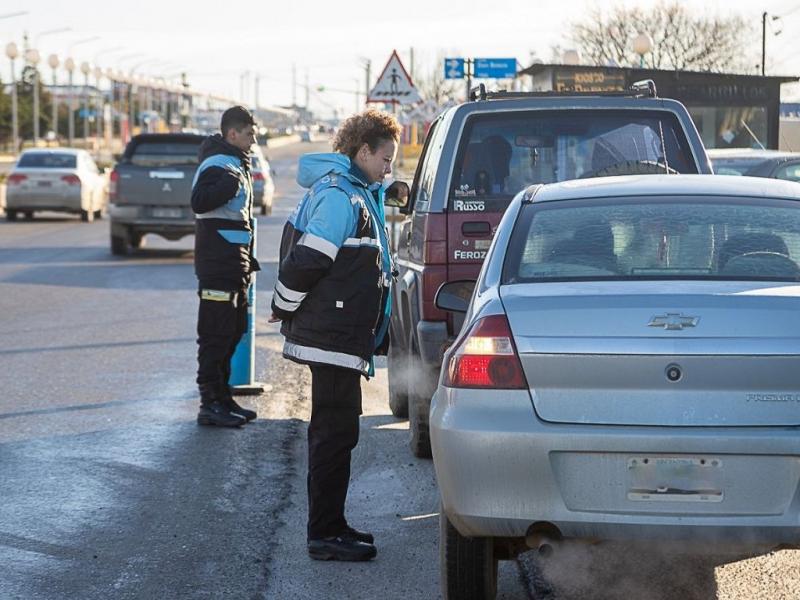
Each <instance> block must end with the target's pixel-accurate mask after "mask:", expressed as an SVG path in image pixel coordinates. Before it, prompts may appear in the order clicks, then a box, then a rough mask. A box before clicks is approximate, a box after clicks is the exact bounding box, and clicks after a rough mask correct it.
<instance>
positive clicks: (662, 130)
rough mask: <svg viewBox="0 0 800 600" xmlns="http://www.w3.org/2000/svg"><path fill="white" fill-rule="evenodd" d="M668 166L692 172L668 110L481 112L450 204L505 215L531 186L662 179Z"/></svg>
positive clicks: (459, 163)
mask: <svg viewBox="0 0 800 600" xmlns="http://www.w3.org/2000/svg"><path fill="white" fill-rule="evenodd" d="M667 167H669V169H670V170H674V171H677V172H679V173H697V168H696V165H695V160H694V158H693V157H692V153H691V150H690V148H689V143H688V141H687V139H686V136H685V134H684V131H683V129H682V127H681V125H680V123H679V122H678V120H677V119H676V118H675V116H674V115H673V114H672V113H669V112H665V111H661V112H658V111H644V110H643V111H636V112H635V113H634V114H632V111H630V110H628V111H619V110H591V111H590V110H577V109H570V110H563V109H562V110H558V111H514V112H505V113H494V114H483V115H481V114H478V115H474V116H473V117H471V118H470V120H469V121H468V122H467V125H466V129H465V133H464V135H463V136H462V138H461V144H460V146H459V149H458V153H457V154H456V161H455V164H454V169H453V177H452V179H451V188H450V194H449V196H450V205H451V208H452V207H453V206H454V203H455V202H456V201H461V203H463V202H464V201H469V200H472V199H477V200H482V201H484V204H487V205H488V206H487V207H486V209H485V210H503V209H504V208H505V206H506V205H507V204H508V202H509V201H510V200H511V198H512V197H513V196H514V195H515V194H516V193H517V192H519V191H520V190H521V189H523V188H524V187H526V186H528V185H531V184H533V183H554V182H557V181H565V180H567V179H579V178H583V177H595V176H604V175H623V174H637V173H639V174H641V173H655V172H662V173H663V172H664V171H665V170H666V168H667ZM493 201H494V202H493ZM495 204H496V206H494V205H495Z"/></svg>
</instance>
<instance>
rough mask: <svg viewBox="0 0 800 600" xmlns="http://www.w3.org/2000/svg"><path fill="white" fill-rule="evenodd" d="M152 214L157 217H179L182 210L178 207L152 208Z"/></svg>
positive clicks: (181, 214)
mask: <svg viewBox="0 0 800 600" xmlns="http://www.w3.org/2000/svg"><path fill="white" fill-rule="evenodd" d="M153 216H154V217H156V218H159V219H180V218H181V217H182V216H183V211H182V210H181V209H180V208H154V209H153Z"/></svg>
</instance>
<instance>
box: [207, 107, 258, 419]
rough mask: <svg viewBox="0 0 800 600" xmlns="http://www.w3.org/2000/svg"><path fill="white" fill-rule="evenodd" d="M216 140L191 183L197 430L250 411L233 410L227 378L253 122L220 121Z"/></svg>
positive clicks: (243, 293) (248, 235)
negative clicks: (197, 304) (196, 297)
mask: <svg viewBox="0 0 800 600" xmlns="http://www.w3.org/2000/svg"><path fill="white" fill-rule="evenodd" d="M220 129H221V131H222V133H221V135H220V134H215V135H212V136H209V137H208V138H207V139H206V140H205V141H204V142H203V144H202V145H201V146H200V155H199V159H200V166H199V167H198V168H197V173H196V174H195V177H194V182H193V183H192V210H193V211H194V212H195V218H196V219H195V247H194V269H195V274H196V276H197V279H198V283H199V290H198V295H199V296H200V309H199V313H198V318H197V346H198V348H197V384H198V386H199V389H200V411H199V413H198V414H197V422H198V423H199V424H200V425H216V426H219V427H239V426H241V425H243V424H244V423H246V422H248V421H251V420H253V419H255V418H256V413H255V412H254V411H252V410H248V409H245V408H242V407H241V406H239V405H238V404H237V403H236V401H235V400H234V399H233V396H232V395H231V390H230V387H229V385H228V380H229V378H230V374H231V364H230V363H231V357H232V356H233V353H234V351H235V350H236V346H237V344H238V343H239V340H241V338H242V335H243V334H244V332H245V331H246V329H247V309H248V301H247V288H248V285H249V284H250V273H252V272H254V271H258V270H259V266H258V261H257V260H256V258H255V256H253V230H252V225H251V218H252V208H253V181H252V178H251V176H250V147H251V146H252V145H253V144H254V143H255V120H254V118H253V115H252V114H251V113H250V111H249V110H247V109H246V108H244V107H243V106H234V107H232V108H229V109H228V110H226V111H225V112H224V113H223V115H222V123H221V124H220Z"/></svg>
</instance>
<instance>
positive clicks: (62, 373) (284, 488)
mask: <svg viewBox="0 0 800 600" xmlns="http://www.w3.org/2000/svg"><path fill="white" fill-rule="evenodd" d="M324 148H325V144H323V143H313V144H308V143H306V144H293V145H289V146H286V147H283V148H279V149H275V150H271V151H268V154H269V155H270V158H271V159H272V165H273V167H274V168H275V169H276V170H277V172H278V174H277V177H276V186H277V189H278V194H277V196H276V203H275V208H274V213H273V216H271V217H267V218H264V217H262V218H259V251H258V254H259V260H260V262H261V265H262V267H263V271H262V272H261V273H260V274H259V278H258V283H257V289H258V303H257V341H256V344H257V355H256V370H257V378H258V379H259V380H260V381H263V382H265V383H266V384H267V392H266V393H265V394H264V395H262V396H260V397H257V398H250V399H244V400H243V403H244V404H249V405H251V406H253V407H255V408H256V409H257V410H258V412H259V417H260V418H259V419H258V420H257V421H255V422H253V423H251V424H249V425H247V426H246V427H244V428H243V429H241V430H217V429H210V428H201V427H198V426H197V425H196V424H195V422H194V418H195V415H196V410H197V398H196V393H195V386H194V383H193V380H194V369H195V348H196V346H195V334H194V328H195V315H196V306H197V298H196V295H195V291H194V290H195V279H194V275H193V272H192V256H191V248H192V244H193V240H192V239H191V238H185V239H184V240H181V241H180V242H167V241H164V240H161V239H160V238H157V237H153V236H149V237H148V238H147V246H146V248H145V249H143V250H141V251H137V252H135V253H134V254H133V256H131V257H128V258H116V257H112V256H111V254H110V252H109V246H108V223H107V221H105V220H104V221H99V222H95V223H88V224H87V223H81V222H80V221H79V220H77V219H76V218H73V217H62V216H57V215H51V216H48V217H47V218H42V219H39V218H37V219H36V220H35V221H32V222H27V221H19V222H16V223H8V222H5V221H3V220H1V219H0V392H2V393H0V565H2V573H1V574H0V598H2V599H3V600H6V599H20V600H22V599H24V600H52V599H62V598H63V599H73V598H79V599H87V600H94V599H98V600H99V599H104V600H105V599H107V598H122V599H127V598H137V599H139V598H142V599H152V598H165V599H183V598H192V599H194V598H215V599H216V598H226V599H227V598H232V599H239V598H248V599H249V598H253V599H255V598H259V599H260V598H269V599H273V598H275V599H295V598H296V599H305V598H308V599H317V598H325V599H339V598H341V599H361V598H363V599H369V598H402V599H403V600H416V599H419V600H423V599H424V600H429V599H432V598H438V597H439V581H438V578H439V570H438V525H437V518H438V515H437V506H438V496H437V490H436V482H435V476H434V472H433V466H432V463H431V462H430V461H425V460H417V459H414V458H413V457H411V455H410V452H409V451H408V449H407V436H408V424H407V422H406V421H402V420H397V419H394V418H393V417H391V415H390V414H389V410H388V406H387V391H386V370H385V364H384V363H380V362H379V364H378V370H377V374H376V377H375V378H374V379H372V380H371V381H370V382H367V383H365V384H364V386H363V387H364V416H363V418H362V425H361V428H362V430H361V441H360V443H359V446H358V448H357V450H356V452H355V455H354V458H353V473H352V484H351V492H350V497H349V500H348V517H349V519H350V521H351V522H352V523H353V524H354V525H355V526H357V527H359V528H365V529H368V530H370V531H373V532H374V533H375V535H376V538H377V545H378V558H377V559H376V560H375V561H373V562H371V563H366V564H347V563H320V562H314V561H311V560H309V559H308V558H307V556H306V554H305V514H306V498H305V468H306V463H305V460H306V458H305V450H306V448H305V431H306V426H307V419H308V417H309V412H310V411H309V396H310V378H309V376H308V370H307V369H305V368H303V367H300V366H298V365H295V364H293V363H290V362H288V361H285V360H283V359H282V358H280V348H281V343H282V338H281V337H280V335H279V333H278V330H277V326H276V325H271V324H268V323H267V322H266V317H267V316H268V313H269V311H268V306H269V301H270V294H271V290H272V286H273V283H274V277H275V269H276V262H277V256H278V248H277V247H278V241H279V236H280V231H281V228H282V226H283V223H284V222H285V220H286V218H287V216H288V215H289V213H290V212H291V211H292V209H293V208H294V206H295V205H296V203H297V201H298V199H299V198H300V194H301V190H300V189H299V188H298V187H297V186H296V185H295V184H294V176H295V173H296V158H297V156H298V154H299V153H300V152H306V151H311V150H314V151H320V150H323V149H324ZM499 579H500V581H499V588H500V591H499V594H498V597H499V598H502V599H505V600H511V599H526V598H533V597H537V598H541V599H548V600H550V599H555V598H558V599H560V600H571V599H573V598H574V599H577V598H580V599H582V600H583V599H588V598H609V599H610V598H626V599H627V598H630V599H636V600H639V599H643V600H644V599H646V600H656V599H657V598H682V599H683V598H691V599H697V600H700V599H708V598H728V599H731V600H733V599H735V600H740V599H745V598H759V599H760V598H770V599H773V598H776V599H777V598H797V597H800V561H798V555H797V553H795V552H789V551H784V552H781V553H776V554H771V555H768V556H764V557H758V558H755V559H751V560H744V561H739V562H731V561H730V560H726V561H724V562H722V561H719V560H716V559H705V560H703V561H699V560H696V559H691V558H690V559H686V558H683V557H675V556H671V555H666V554H664V553H663V552H660V551H659V552H656V551H654V549H653V548H649V549H645V550H636V551H634V552H631V551H630V549H622V550H619V549H616V548H614V547H613V546H607V545H603V546H597V547H586V546H574V547H573V546H568V547H565V548H563V549H560V550H559V551H557V553H556V555H555V556H553V557H551V558H549V559H547V560H544V559H541V558H538V557H535V556H533V555H532V554H529V555H526V556H524V557H523V558H522V559H521V560H520V561H519V562H504V563H501V567H500V578H499Z"/></svg>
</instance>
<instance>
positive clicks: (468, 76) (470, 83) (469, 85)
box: [464, 58, 472, 102]
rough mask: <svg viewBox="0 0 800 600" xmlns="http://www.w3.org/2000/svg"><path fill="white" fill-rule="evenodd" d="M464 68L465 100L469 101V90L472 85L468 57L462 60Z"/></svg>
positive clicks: (470, 61)
mask: <svg viewBox="0 0 800 600" xmlns="http://www.w3.org/2000/svg"><path fill="white" fill-rule="evenodd" d="M464 69H465V70H466V75H467V102H469V90H470V88H471V87H472V59H471V58H468V59H467V60H465V61H464Z"/></svg>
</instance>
